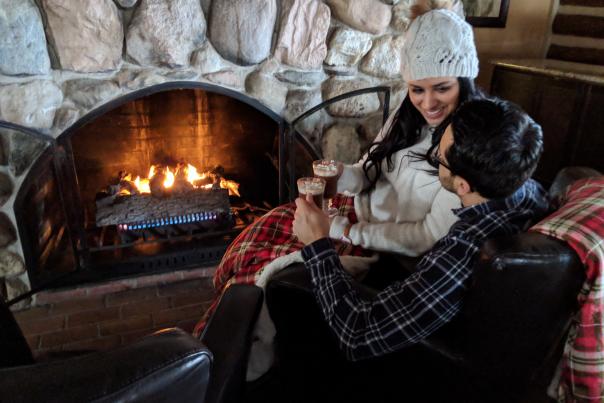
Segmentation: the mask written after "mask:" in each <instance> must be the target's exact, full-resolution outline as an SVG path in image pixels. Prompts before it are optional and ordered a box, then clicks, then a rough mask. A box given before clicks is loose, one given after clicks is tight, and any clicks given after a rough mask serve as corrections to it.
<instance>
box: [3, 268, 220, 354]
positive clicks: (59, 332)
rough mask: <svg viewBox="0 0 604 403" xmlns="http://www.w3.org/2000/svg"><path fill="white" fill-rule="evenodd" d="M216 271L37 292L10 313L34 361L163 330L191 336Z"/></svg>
mask: <svg viewBox="0 0 604 403" xmlns="http://www.w3.org/2000/svg"><path fill="white" fill-rule="evenodd" d="M214 270H215V267H210V268H200V269H195V270H186V271H176V272H171V273H166V274H158V275H150V276H144V277H137V278H129V279H123V280H117V281H112V282H110V283H101V284H95V285H91V286H89V287H83V286H82V287H78V288H73V289H69V290H58V291H49V292H41V293H38V294H37V296H36V306H34V307H32V308H29V309H24V310H20V311H16V312H14V314H15V317H16V319H17V322H18V323H19V325H20V327H21V329H22V330H23V333H24V334H25V337H26V338H27V342H28V343H29V345H30V347H31V349H32V351H33V352H34V355H35V356H38V357H40V356H43V355H44V354H46V353H48V352H56V351H74V350H104V349H110V348H114V347H118V346H120V345H123V344H128V343H131V342H132V341H134V340H136V339H138V338H140V337H142V336H144V335H147V334H149V333H152V332H153V331H155V330H158V329H162V328H166V327H174V326H177V327H180V328H182V329H184V330H186V331H189V332H190V331H192V329H193V326H194V325H195V323H196V321H197V320H198V319H199V318H200V316H201V315H202V314H203V312H205V310H206V309H207V308H208V306H209V303H210V301H211V299H212V296H213V295H214V289H213V287H212V281H211V280H212V274H213V272H214Z"/></svg>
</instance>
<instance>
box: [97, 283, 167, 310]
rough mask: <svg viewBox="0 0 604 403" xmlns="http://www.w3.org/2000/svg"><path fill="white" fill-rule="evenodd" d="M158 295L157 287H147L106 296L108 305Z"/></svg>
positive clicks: (121, 303)
mask: <svg viewBox="0 0 604 403" xmlns="http://www.w3.org/2000/svg"><path fill="white" fill-rule="evenodd" d="M155 297H157V288H155V287H145V288H136V289H132V290H128V291H122V292H118V293H115V294H109V295H107V296H106V297H105V298H106V300H105V302H106V303H107V306H115V305H123V304H127V303H130V302H136V301H142V300H146V299H149V298H155Z"/></svg>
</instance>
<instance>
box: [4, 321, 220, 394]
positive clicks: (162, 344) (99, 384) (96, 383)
mask: <svg viewBox="0 0 604 403" xmlns="http://www.w3.org/2000/svg"><path fill="white" fill-rule="evenodd" d="M211 361H212V355H211V353H210V352H209V350H208V349H207V348H206V347H205V346H204V345H203V344H202V343H201V342H200V341H199V340H196V339H195V338H194V337H192V336H191V335H189V334H188V333H185V332H184V331H182V330H180V329H166V330H163V331H160V332H157V333H155V334H152V335H149V336H147V337H144V338H142V339H141V340H139V341H138V342H136V343H133V344H130V345H128V346H125V347H121V348H117V349H114V350H110V351H103V352H97V353H92V354H86V355H83V356H78V357H73V358H70V359H64V360H58V361H49V362H45V363H39V364H33V365H22V366H17V367H12V368H3V369H0V396H2V401H3V402H36V401H38V402H85V401H86V402H87V401H95V402H116V401H128V402H149V401H155V402H161V401H164V402H168V401H173V399H174V397H175V396H178V401H182V402H191V401H203V397H204V395H205V393H206V390H207V385H208V381H209V376H210V366H211Z"/></svg>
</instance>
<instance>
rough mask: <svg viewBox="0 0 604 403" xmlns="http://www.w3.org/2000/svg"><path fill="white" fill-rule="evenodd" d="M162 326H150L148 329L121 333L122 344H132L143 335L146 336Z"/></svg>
mask: <svg viewBox="0 0 604 403" xmlns="http://www.w3.org/2000/svg"><path fill="white" fill-rule="evenodd" d="M160 329H162V328H159V327H151V328H149V329H143V330H136V331H134V332H129V333H125V334H122V335H121V336H122V344H123V345H127V344H132V343H134V342H136V341H138V340H140V339H142V338H143V337H145V336H148V335H150V334H153V333H154V332H156V331H157V330H160Z"/></svg>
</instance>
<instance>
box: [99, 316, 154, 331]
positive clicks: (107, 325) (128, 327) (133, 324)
mask: <svg viewBox="0 0 604 403" xmlns="http://www.w3.org/2000/svg"><path fill="white" fill-rule="evenodd" d="M152 325H153V321H152V320H151V315H143V316H133V317H131V318H129V319H121V320H112V321H110V322H104V323H101V324H100V328H101V336H109V335H113V334H122V333H128V332H130V331H133V330H139V329H150V328H151V326H152Z"/></svg>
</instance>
